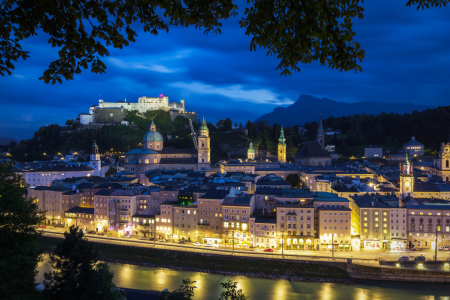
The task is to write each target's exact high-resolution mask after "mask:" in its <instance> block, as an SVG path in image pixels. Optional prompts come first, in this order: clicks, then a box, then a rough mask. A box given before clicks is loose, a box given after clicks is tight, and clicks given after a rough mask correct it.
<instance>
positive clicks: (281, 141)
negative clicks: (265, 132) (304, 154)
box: [278, 126, 286, 146]
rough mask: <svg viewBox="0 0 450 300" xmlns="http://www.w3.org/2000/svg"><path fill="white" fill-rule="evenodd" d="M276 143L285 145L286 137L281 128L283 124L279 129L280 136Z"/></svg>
mask: <svg viewBox="0 0 450 300" xmlns="http://www.w3.org/2000/svg"><path fill="white" fill-rule="evenodd" d="M278 145H283V146H285V145H286V139H285V138H284V130H283V126H281V131H280V138H279V139H278Z"/></svg>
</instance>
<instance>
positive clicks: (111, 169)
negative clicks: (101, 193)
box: [105, 167, 117, 177]
mask: <svg viewBox="0 0 450 300" xmlns="http://www.w3.org/2000/svg"><path fill="white" fill-rule="evenodd" d="M116 173H117V168H115V167H109V169H108V171H106V173H105V177H109V176H111V175H113V174H116Z"/></svg>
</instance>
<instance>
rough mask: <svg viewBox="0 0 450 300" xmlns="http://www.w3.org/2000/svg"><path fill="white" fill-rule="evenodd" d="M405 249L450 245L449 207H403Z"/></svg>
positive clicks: (434, 205)
mask: <svg viewBox="0 0 450 300" xmlns="http://www.w3.org/2000/svg"><path fill="white" fill-rule="evenodd" d="M405 208H406V209H407V221H406V222H407V227H408V240H407V247H408V248H412V247H419V248H431V249H435V247H436V240H437V246H438V247H440V246H447V245H450V205H445V204H444V205H437V204H422V205H420V204H419V205H405Z"/></svg>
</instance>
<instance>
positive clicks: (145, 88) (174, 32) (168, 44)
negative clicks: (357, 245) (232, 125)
mask: <svg viewBox="0 0 450 300" xmlns="http://www.w3.org/2000/svg"><path fill="white" fill-rule="evenodd" d="M406 2H407V0H398V1H392V0H391V1H388V0H378V1H366V3H365V4H364V5H363V6H364V8H365V12H364V19H363V20H356V19H355V20H354V31H355V32H356V33H357V35H356V37H355V40H356V41H358V42H359V43H360V44H361V46H362V47H363V49H364V50H365V51H366V54H365V55H366V58H365V59H364V60H363V62H362V63H361V65H362V68H363V72H362V73H357V74H355V73H354V72H347V73H344V72H339V71H338V70H333V69H330V68H328V67H322V66H320V65H319V64H309V65H300V68H301V70H302V71H301V72H300V73H293V75H292V76H288V77H281V76H280V72H279V70H275V68H276V67H277V66H278V60H277V58H276V57H273V56H272V57H271V56H266V52H265V51H264V50H263V49H257V51H256V52H254V51H253V52H250V51H249V43H250V39H251V38H250V37H248V36H246V35H245V29H243V28H240V27H239V23H238V22H239V20H240V16H238V17H236V18H232V19H229V20H226V21H224V26H223V28H222V31H223V33H222V34H220V35H214V34H210V35H204V34H203V31H201V30H196V29H194V28H188V29H186V28H181V27H172V28H170V32H169V33H168V34H166V33H165V32H161V33H160V34H159V35H157V36H154V35H151V34H148V33H144V32H143V31H140V32H138V37H137V41H136V43H131V44H130V46H128V47H126V48H124V49H122V50H119V49H113V48H112V49H110V52H111V56H109V57H108V58H104V59H103V61H104V62H105V63H106V64H107V67H108V68H107V71H106V73H105V74H103V75H95V74H91V73H90V71H89V70H85V71H84V72H83V73H82V74H81V75H75V80H72V81H68V82H63V84H61V85H59V84H56V85H47V84H45V83H44V82H43V81H40V80H38V77H40V76H41V75H42V73H43V72H44V71H45V69H46V68H47V66H48V65H49V63H50V62H51V61H52V60H54V59H56V58H57V55H58V53H57V51H58V50H59V49H58V48H52V47H51V46H50V45H49V44H48V43H47V40H48V36H45V35H41V36H39V37H35V38H32V39H28V40H25V41H23V43H22V46H23V48H24V49H25V50H27V51H30V56H31V57H30V58H29V59H27V60H26V61H19V62H17V63H16V69H15V70H13V75H12V76H6V77H1V78H0V90H1V93H0V104H1V107H2V109H1V110H0V132H1V133H0V137H12V138H18V139H22V138H30V137H31V136H32V134H33V132H34V131H36V130H37V129H38V128H39V127H40V126H44V125H48V124H51V123H56V124H64V122H65V120H67V119H71V118H73V119H75V118H76V117H77V116H78V114H79V113H83V112H84V113H86V112H88V108H89V106H90V105H93V104H98V100H99V99H103V100H104V101H107V102H110V101H118V100H124V99H125V98H126V99H127V101H129V102H136V101H137V99H138V97H140V96H149V97H153V96H154V97H156V96H158V95H159V94H161V93H163V94H166V95H168V96H169V100H170V101H177V102H179V100H180V99H185V100H186V109H187V110H189V111H197V112H198V113H199V115H200V116H201V115H205V117H206V118H207V120H208V121H212V122H216V121H218V120H219V119H220V118H226V117H230V118H231V119H232V120H233V121H236V122H238V123H239V122H242V123H245V122H246V120H254V119H256V118H257V117H259V116H261V115H262V114H264V113H267V112H270V111H272V110H273V109H274V108H275V107H277V106H288V105H289V104H291V103H292V102H294V101H296V100H297V98H298V97H299V95H300V94H309V95H313V96H315V97H319V98H322V97H327V98H330V99H333V100H337V101H344V102H355V101H379V102H413V103H416V104H425V105H436V106H438V105H448V102H449V101H448V99H449V98H448V97H449V96H448V95H449V94H450V84H449V70H450V51H449V49H450V14H449V10H450V8H441V9H437V8H435V9H431V10H424V11H422V10H420V11H416V9H415V8H407V7H405V4H406Z"/></svg>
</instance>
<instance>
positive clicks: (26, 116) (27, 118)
mask: <svg viewBox="0 0 450 300" xmlns="http://www.w3.org/2000/svg"><path fill="white" fill-rule="evenodd" d="M20 120H21V121H24V122H34V119H33V115H32V114H20Z"/></svg>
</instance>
